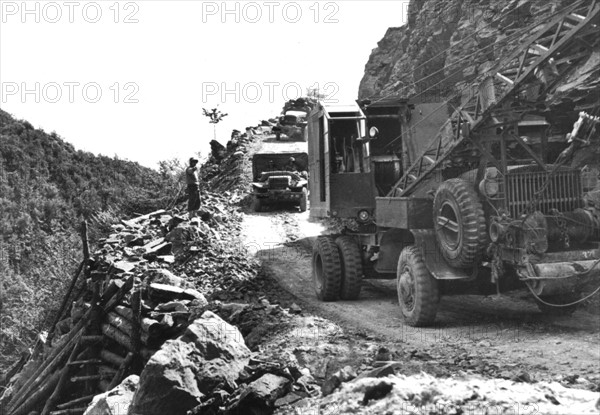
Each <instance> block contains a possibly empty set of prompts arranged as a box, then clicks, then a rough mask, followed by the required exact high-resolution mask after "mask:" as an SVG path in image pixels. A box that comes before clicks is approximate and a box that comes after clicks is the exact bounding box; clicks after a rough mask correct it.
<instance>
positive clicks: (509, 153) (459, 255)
mask: <svg viewBox="0 0 600 415" xmlns="http://www.w3.org/2000/svg"><path fill="white" fill-rule="evenodd" d="M573 14H575V16H576V17H573ZM599 16H600V4H596V5H595V6H594V7H590V8H586V9H582V10H576V11H575V10H568V11H566V12H564V13H562V14H560V15H558V16H557V17H556V18H554V19H553V20H552V21H549V22H548V24H547V26H546V27H545V28H544V29H543V30H541V31H539V32H537V33H536V34H534V35H532V37H531V38H530V39H528V40H527V41H526V42H524V43H523V44H522V45H520V46H519V47H517V49H516V50H515V51H514V53H513V54H511V55H510V56H509V57H507V58H506V59H503V60H502V62H499V63H498V65H497V67H496V68H495V71H494V72H493V73H492V75H491V76H490V77H487V78H486V79H485V80H484V81H482V82H481V83H480V84H479V87H478V90H477V93H476V94H473V96H470V97H463V99H462V103H459V105H458V108H457V109H454V108H453V107H451V106H450V105H449V103H448V102H437V103H435V102H434V103H430V102H423V101H419V100H412V101H411V100H406V99H399V98H394V99H391V98H385V97H382V98H379V99H374V100H372V101H363V102H358V103H349V104H347V105H327V104H322V103H320V104H318V105H317V106H315V107H314V108H313V109H312V111H311V112H310V114H309V116H308V148H309V150H308V155H309V158H308V165H309V173H310V179H311V180H310V183H309V188H310V216H311V217H312V218H340V219H353V220H354V224H355V226H352V227H348V228H346V230H345V231H344V232H343V233H342V234H340V235H329V236H320V237H319V238H318V239H317V240H316V242H315V244H314V248H313V281H314V286H315V291H316V295H317V296H318V298H320V299H321V300H323V301H335V300H338V299H342V300H356V299H357V298H358V297H359V295H360V290H361V283H362V280H363V278H390V279H393V278H395V279H396V287H397V293H398V300H399V304H400V308H401V311H402V314H403V316H404V319H405V321H406V322H407V323H408V324H410V325H413V326H422V325H427V324H431V323H433V322H434V320H435V316H436V312H437V309H438V304H439V301H440V297H441V296H442V295H446V294H449V293H453V292H458V293H465V292H470V291H468V290H475V291H477V292H487V293H493V292H501V291H506V290H510V289H513V288H517V287H527V288H528V289H529V291H530V292H531V294H532V295H533V297H534V299H535V301H536V303H537V304H538V305H539V307H540V308H541V309H542V310H544V311H548V312H557V313H568V312H571V311H572V310H573V309H574V307H575V306H576V304H577V303H578V302H579V300H580V299H581V298H582V294H581V293H582V292H586V288H589V285H590V284H596V285H598V276H599V275H600V266H598V263H599V262H600V259H599V258H600V243H599V241H600V234H599V231H598V230H599V228H600V227H599V224H600V185H599V181H598V175H599V172H598V170H597V169H596V168H594V167H593V166H591V165H585V166H572V164H571V161H572V157H573V154H574V153H576V152H577V151H579V150H578V149H579V148H581V147H583V148H584V149H583V151H585V146H586V145H589V144H590V142H591V141H594V140H596V141H598V140H600V119H599V118H598V117H593V116H590V115H588V114H587V113H585V112H582V113H581V114H580V118H579V120H578V121H577V123H576V125H575V128H574V130H573V131H572V132H571V133H570V134H569V137H570V140H571V144H570V145H569V144H568V143H567V141H566V140H564V134H563V135H562V138H561V140H560V141H558V140H556V137H549V136H548V131H549V128H548V127H549V125H550V124H549V121H550V122H551V121H552V120H551V119H547V116H546V114H545V113H544V112H543V110H544V105H543V104H544V97H545V94H546V92H547V91H548V90H549V89H550V88H551V87H552V82H553V79H557V78H559V77H564V76H565V74H567V73H568V71H569V70H570V68H571V67H572V65H574V64H576V63H578V62H585V60H586V59H588V58H589V57H590V54H591V53H592V52H591V51H592V49H590V48H587V47H586V46H582V44H583V43H585V42H589V45H597V44H598V39H600V33H599V31H600V29H599V27H600V26H599V23H600V22H599ZM574 20H576V22H577V23H574V22H573V21H574ZM596 47H597V46H596ZM548 65H551V66H552V68H551V69H552V71H551V72H552V74H553V76H554V77H553V79H550V80H548V79H545V78H544V77H543V76H541V75H543V74H544V73H545V71H546V69H547V67H548ZM596 105H597V103H596ZM450 108H453V109H452V111H451V110H449V109H450ZM591 291H593V290H591ZM596 291H597V290H596Z"/></svg>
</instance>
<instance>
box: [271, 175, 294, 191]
mask: <svg viewBox="0 0 600 415" xmlns="http://www.w3.org/2000/svg"><path fill="white" fill-rule="evenodd" d="M291 181H292V180H291V177H290V176H271V177H269V181H268V184H269V189H271V190H284V189H287V188H288V187H290V185H291Z"/></svg>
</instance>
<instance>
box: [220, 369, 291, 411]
mask: <svg viewBox="0 0 600 415" xmlns="http://www.w3.org/2000/svg"><path fill="white" fill-rule="evenodd" d="M289 389H290V380H289V379H287V378H284V377H282V376H277V375H274V374H272V373H266V374H264V375H262V376H261V377H260V378H258V379H256V380H255V381H254V382H252V383H250V384H249V385H248V386H247V387H246V389H244V390H243V391H242V393H241V394H240V397H239V399H238V400H237V401H236V402H235V403H234V404H233V405H231V406H230V407H229V408H227V411H226V413H227V414H230V415H234V414H235V415H237V414H267V413H272V411H273V409H272V408H275V402H276V401H277V399H279V398H280V397H282V396H283V395H285V394H286V393H287V392H288V391H289Z"/></svg>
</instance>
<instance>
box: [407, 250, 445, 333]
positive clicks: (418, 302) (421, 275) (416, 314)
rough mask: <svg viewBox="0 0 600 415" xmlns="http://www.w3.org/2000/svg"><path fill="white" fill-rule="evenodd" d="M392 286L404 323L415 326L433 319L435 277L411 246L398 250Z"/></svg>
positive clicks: (436, 296)
mask: <svg viewBox="0 0 600 415" xmlns="http://www.w3.org/2000/svg"><path fill="white" fill-rule="evenodd" d="M396 288H397V291H398V302H399V303H400V309H401V310H402V315H403V316H404V319H405V321H406V323H407V324H408V325H410V326H413V327H419V326H425V325H428V324H431V323H433V322H434V320H435V315H436V313H437V309H438V304H439V302H440V291H439V287H438V281H437V280H436V279H435V278H433V276H432V275H431V274H430V273H429V271H428V270H427V268H426V267H425V262H424V261H423V257H422V256H421V253H420V252H419V250H418V249H417V248H416V247H415V246H407V247H406V248H404V249H403V250H402V253H400V258H399V259H398V268H397V270H396Z"/></svg>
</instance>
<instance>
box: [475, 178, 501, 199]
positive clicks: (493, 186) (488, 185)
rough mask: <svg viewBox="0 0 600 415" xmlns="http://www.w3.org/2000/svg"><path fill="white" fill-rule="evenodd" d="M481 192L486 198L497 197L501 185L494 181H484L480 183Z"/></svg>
mask: <svg viewBox="0 0 600 415" xmlns="http://www.w3.org/2000/svg"><path fill="white" fill-rule="evenodd" d="M479 191H480V192H481V193H482V194H484V195H486V196H496V195H497V194H498V192H499V191H500V185H499V184H498V182H497V181H496V180H494V179H484V180H482V181H481V183H479Z"/></svg>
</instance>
